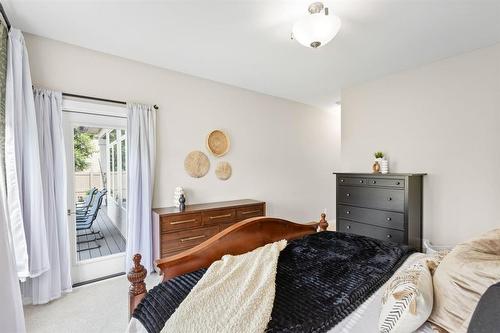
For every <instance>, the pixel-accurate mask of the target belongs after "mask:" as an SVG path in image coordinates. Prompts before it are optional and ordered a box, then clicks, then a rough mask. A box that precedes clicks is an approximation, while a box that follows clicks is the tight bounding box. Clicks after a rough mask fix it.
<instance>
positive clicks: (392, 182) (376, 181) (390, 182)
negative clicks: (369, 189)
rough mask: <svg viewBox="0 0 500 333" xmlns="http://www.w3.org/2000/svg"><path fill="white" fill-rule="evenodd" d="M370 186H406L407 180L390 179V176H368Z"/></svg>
mask: <svg viewBox="0 0 500 333" xmlns="http://www.w3.org/2000/svg"><path fill="white" fill-rule="evenodd" d="M366 182H367V184H368V185H369V186H385V187H395V188H404V187H405V180H404V179H390V178H378V177H374V178H368V179H367V180H366Z"/></svg>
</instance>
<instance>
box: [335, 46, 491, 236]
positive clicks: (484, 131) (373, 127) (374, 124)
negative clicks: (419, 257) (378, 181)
mask: <svg viewBox="0 0 500 333" xmlns="http://www.w3.org/2000/svg"><path fill="white" fill-rule="evenodd" d="M376 150H382V151H385V152H387V154H388V156H389V159H390V168H391V171H393V172H427V173H428V176H426V177H425V183H424V235H425V237H427V238H429V239H431V240H432V241H434V242H436V243H456V242H459V241H462V240H464V239H467V238H469V237H471V236H474V235H477V234H478V233H480V232H483V231H486V230H488V229H492V228H494V227H500V209H499V208H500V175H499V170H500V44H499V45H496V46H493V47H490V48H485V49H481V50H477V51H475V52H471V53H467V54H463V55H460V56H457V57H453V58H449V59H446V60H443V61H439V62H436V63H433V64H429V65H427V66H424V67H420V68H417V69H414V70H410V71H405V72H401V73H398V74H395V75H391V76H388V77H385V78H382V79H379V80H376V81H373V82H369V83H365V84H361V85H358V86H355V87H350V88H347V89H344V90H343V92H342V153H341V157H342V169H343V170H349V171H369V170H370V166H371V164H372V160H373V158H372V153H373V152H374V151H376Z"/></svg>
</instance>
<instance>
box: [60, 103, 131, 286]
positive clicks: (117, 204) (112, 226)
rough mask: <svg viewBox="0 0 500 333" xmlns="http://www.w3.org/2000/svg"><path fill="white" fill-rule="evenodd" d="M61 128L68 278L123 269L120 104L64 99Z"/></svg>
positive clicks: (124, 125)
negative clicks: (68, 248) (65, 180)
mask: <svg viewBox="0 0 500 333" xmlns="http://www.w3.org/2000/svg"><path fill="white" fill-rule="evenodd" d="M63 128H64V138H65V147H66V157H67V158H66V160H67V171H68V172H67V177H68V196H67V200H68V224H69V237H70V250H71V262H72V267H71V277H72V280H73V284H80V283H84V282H89V281H93V280H98V279H102V278H105V277H109V276H115V275H118V274H121V273H124V272H125V242H126V240H125V238H126V230H127V227H126V217H127V214H126V198H127V188H128V187H127V173H126V172H127V165H126V164H127V158H126V156H127V155H126V130H127V116H126V109H125V106H124V105H119V104H117V105H114V104H102V103H99V102H95V103H94V102H87V101H83V100H71V99H64V100H63ZM94 188H95V193H94V190H93V189H94ZM92 193H94V195H93V196H90V195H91V194H92ZM87 197H89V198H92V200H89V198H87Z"/></svg>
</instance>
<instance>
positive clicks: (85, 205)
mask: <svg viewBox="0 0 500 333" xmlns="http://www.w3.org/2000/svg"><path fill="white" fill-rule="evenodd" d="M96 193H97V188H95V187H93V188H91V189H90V191H89V194H88V195H87V197H86V198H85V200H84V201H83V202H80V203H77V204H76V215H85V214H87V213H88V211H89V209H90V206H91V205H92V201H93V199H94V196H95V194H96Z"/></svg>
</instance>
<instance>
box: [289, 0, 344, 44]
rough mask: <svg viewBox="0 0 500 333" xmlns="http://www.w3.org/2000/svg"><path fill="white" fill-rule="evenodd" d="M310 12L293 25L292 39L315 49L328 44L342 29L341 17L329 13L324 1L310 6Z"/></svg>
mask: <svg viewBox="0 0 500 333" xmlns="http://www.w3.org/2000/svg"><path fill="white" fill-rule="evenodd" d="M309 14H310V15H307V16H305V17H303V18H301V19H300V20H299V21H297V22H296V23H295V24H294V25H293V29H292V39H295V40H296V41H297V42H299V43H300V44H302V45H304V46H306V47H311V48H313V49H316V48H319V47H321V46H323V45H326V44H327V43H328V42H329V41H331V40H332V39H333V37H335V35H336V34H337V33H338V32H339V30H340V19H339V18H338V17H337V16H335V15H330V14H329V13H328V8H325V6H324V5H323V3H321V2H315V3H313V4H311V5H310V6H309Z"/></svg>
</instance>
